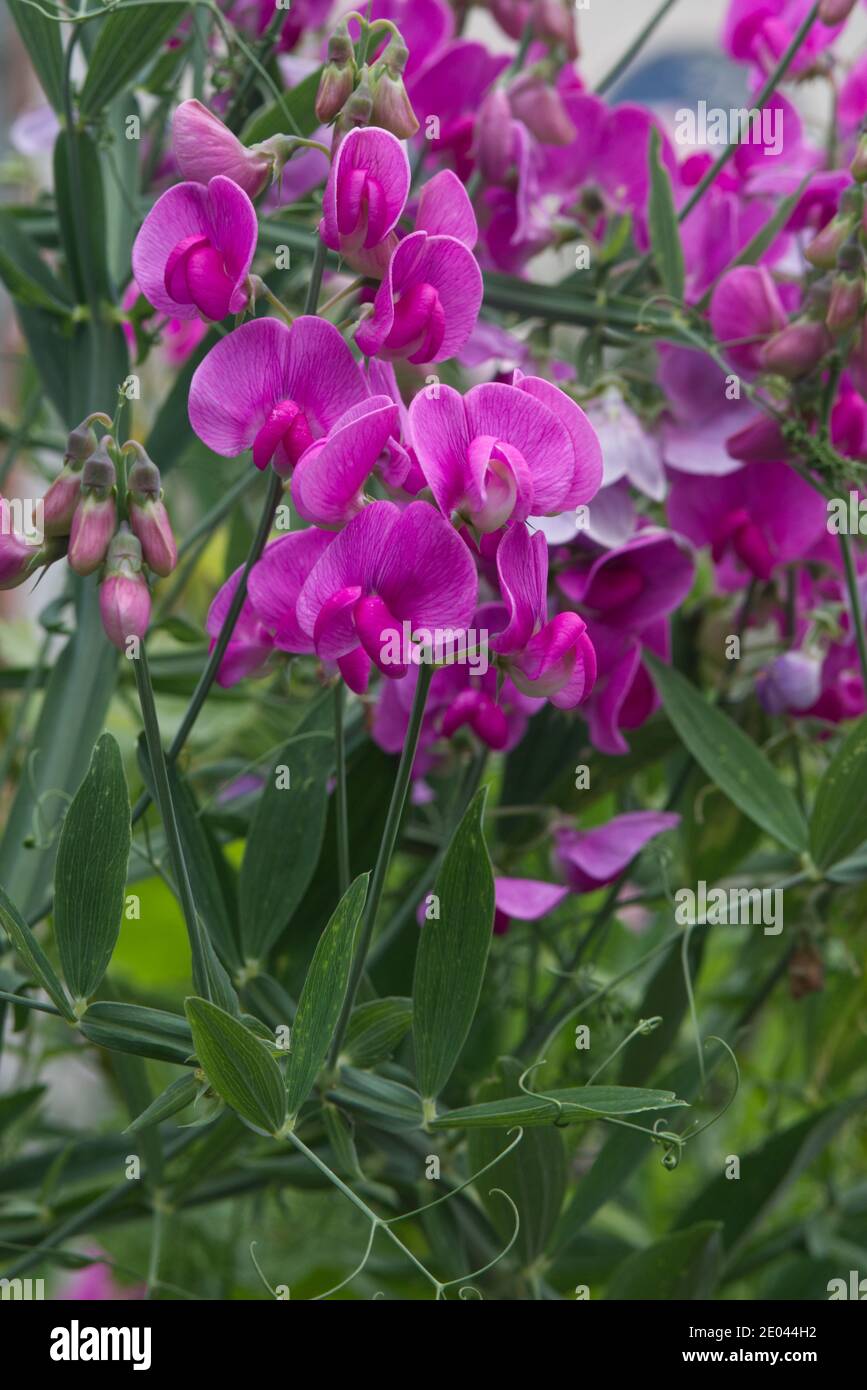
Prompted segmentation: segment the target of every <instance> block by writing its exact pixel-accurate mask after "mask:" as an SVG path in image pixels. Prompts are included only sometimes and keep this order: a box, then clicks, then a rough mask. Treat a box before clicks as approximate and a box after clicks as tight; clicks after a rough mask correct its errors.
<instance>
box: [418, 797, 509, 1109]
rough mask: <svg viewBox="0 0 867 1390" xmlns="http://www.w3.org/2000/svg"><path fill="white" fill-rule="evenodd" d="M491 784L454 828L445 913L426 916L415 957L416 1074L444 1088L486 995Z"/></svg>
mask: <svg viewBox="0 0 867 1390" xmlns="http://www.w3.org/2000/svg"><path fill="white" fill-rule="evenodd" d="M486 799H487V788H486V787H482V788H480V790H479V791H478V792H476V795H475V796H474V797H473V799H472V801H471V802H470V804H469V806H468V807H467V810H466V812H465V814H464V817H463V820H462V821H461V823H460V825H459V826H458V828H457V830H456V831H455V833H454V835H453V836H452V840H451V843H450V845H449V847H448V849H447V850H446V855H445V858H444V860H443V864H442V868H441V869H440V871H439V874H438V875H437V880H436V884H435V887H434V893H435V896H436V900H437V901H438V904H439V917H438V919H436V920H431V921H425V923H424V925H423V926H422V929H421V938H420V940H419V944H418V951H417V953H416V958H415V976H414V979H413V987H412V998H413V1022H412V1031H413V1039H414V1042H415V1058H416V1075H417V1077H418V1083H419V1089H420V1091H421V1093H422V1095H423V1096H425V1097H426V1098H428V1099H433V1098H434V1097H435V1096H438V1095H439V1093H440V1091H441V1090H442V1088H443V1087H444V1086H445V1084H446V1082H447V1081H448V1079H449V1077H450V1076H451V1074H452V1070H453V1068H454V1065H455V1063H456V1062H457V1060H458V1057H459V1056H460V1053H461V1049H462V1048H463V1045H464V1043H465V1042H466V1039H467V1034H468V1033H469V1031H470V1026H471V1024H472V1021H473V1017H474V1015H475V1012H476V1007H477V1005H478V1002H479V995H480V993H481V989H482V980H483V978H484V974H485V965H486V964H487V959H488V951H489V950H490V946H491V932H492V930H493V922H494V875H493V871H492V869H491V861H490V859H489V857H488V851H487V847H486V845H485V840H484V836H483V834H482V818H483V816H484V811H485V801H486Z"/></svg>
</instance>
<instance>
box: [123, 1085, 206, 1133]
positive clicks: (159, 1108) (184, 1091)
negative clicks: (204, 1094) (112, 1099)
mask: <svg viewBox="0 0 867 1390" xmlns="http://www.w3.org/2000/svg"><path fill="white" fill-rule="evenodd" d="M200 1087H201V1082H199V1081H198V1080H197V1079H196V1077H195V1076H179V1077H178V1079H177V1081H173V1082H172V1083H171V1085H170V1086H167V1087H166V1089H165V1090H164V1091H163V1092H162V1093H161V1094H160V1095H158V1096H156V1097H155V1098H154V1100H152V1101H151V1103H150V1105H149V1106H148V1107H147V1109H146V1110H143V1111H142V1112H141V1114H140V1115H136V1117H135V1119H134V1120H133V1121H132V1123H131V1124H128V1125H127V1127H126V1129H125V1130H124V1133H125V1134H136V1133H137V1132H138V1131H139V1130H141V1129H149V1128H150V1127H151V1126H152V1125H158V1124H160V1123H161V1122H162V1121H163V1120H169V1119H171V1117H172V1115H177V1114H178V1112H179V1111H181V1110H185V1109H186V1108H187V1106H188V1105H190V1104H191V1103H192V1102H193V1101H194V1100H195V1098H196V1096H197V1095H198V1093H199V1090H200Z"/></svg>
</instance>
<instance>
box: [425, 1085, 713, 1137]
mask: <svg viewBox="0 0 867 1390" xmlns="http://www.w3.org/2000/svg"><path fill="white" fill-rule="evenodd" d="M546 1097H550V1099H546ZM555 1102H559V1105H557V1104H555ZM686 1103H687V1102H686V1101H685V1100H678V1098H677V1096H676V1095H675V1094H674V1092H673V1091H648V1090H645V1089H644V1088H642V1087H640V1086H568V1087H566V1089H565V1090H563V1089H561V1090H551V1091H546V1092H545V1095H544V1096H532V1095H525V1094H521V1095H513V1096H508V1097H507V1098H506V1099H504V1100H492V1101H485V1102H483V1103H482V1104H480V1105H465V1106H463V1107H462V1108H461V1109H460V1110H447V1111H446V1112H445V1114H443V1115H438V1116H437V1118H436V1119H435V1120H432V1121H431V1123H430V1127H431V1129H476V1128H482V1129H489V1128H497V1129H503V1128H508V1127H509V1126H510V1125H524V1126H527V1125H550V1124H554V1123H555V1121H556V1122H558V1123H559V1124H561V1125H562V1124H570V1125H574V1124H590V1123H591V1122H592V1121H593V1120H598V1119H603V1118H605V1117H606V1116H618V1115H639V1114H641V1113H642V1111H645V1110H671V1109H673V1108H674V1107H675V1106H677V1105H686Z"/></svg>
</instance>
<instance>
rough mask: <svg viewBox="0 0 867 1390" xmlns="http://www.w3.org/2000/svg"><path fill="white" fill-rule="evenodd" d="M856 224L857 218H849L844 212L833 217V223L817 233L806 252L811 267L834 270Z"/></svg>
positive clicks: (829, 223) (827, 224) (828, 223)
mask: <svg viewBox="0 0 867 1390" xmlns="http://www.w3.org/2000/svg"><path fill="white" fill-rule="evenodd" d="M856 222H857V218H854V217H847V216H846V215H845V214H844V213H843V212H842V210H841V211H840V212H838V213H837V215H836V216H835V217H832V218H831V221H830V222H827V223H826V224H825V226H824V227H823V228H822V230H821V231H820V232H817V233H816V235H815V236H814V237H813V240H812V241H811V242H810V244H809V246H808V247H807V249H806V250H805V252H804V255H805V256H806V258H807V260H808V261H809V262H810V265H814V266H816V267H817V268H818V269H819V270H833V269H834V267H835V266H836V264H837V256H838V255H839V253H840V251H841V249H842V247H843V246H844V245H845V244H846V242H847V241H848V240H849V237H850V236H851V235H852V232H853V230H854V228H855V224H856Z"/></svg>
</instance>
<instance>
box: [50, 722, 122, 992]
mask: <svg viewBox="0 0 867 1390" xmlns="http://www.w3.org/2000/svg"><path fill="white" fill-rule="evenodd" d="M131 838H132V832H131V828H130V811H129V796H128V794H127V789H126V778H125V777H124V775H123V763H122V761H121V756H120V749H119V748H118V746H117V744H116V742H115V740H114V739H113V738H112V736H111V734H103V735H102V737H101V738H100V740H99V742H98V743H97V745H96V747H95V748H94V750H93V757H92V758H91V760H90V768H89V769H88V773H87V776H86V777H85V779H84V781H83V782H82V784H81V786H80V787H79V789H78V791H77V792H76V794H75V796H74V797H73V800H72V804H71V806H70V807H69V810H68V811H67V813H66V818H65V820H64V822H63V829H62V831H61V833H60V847H59V849H58V851H57V869H56V871H55V875H54V934H55V937H56V939H57V950H58V953H59V955H60V964H61V966H62V968H63V974H64V978H65V979H66V983H67V984H68V985H69V988H70V991H71V992H72V997H73V999H75V1000H76V1001H81V1000H84V999H89V998H90V996H91V995H92V994H93V993H94V992H95V990H96V988H97V986H98V984H99V982H100V980H101V979H102V977H103V975H104V974H105V971H106V968H107V966H108V963H109V961H110V960H111V954H112V951H113V950H114V947H115V943H116V942H117V937H118V932H119V931H120V921H121V916H122V914H123V904H124V885H125V884H126V869H127V860H128V859H129V847H130V840H131Z"/></svg>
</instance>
